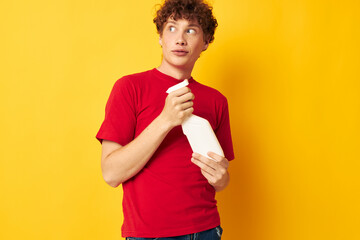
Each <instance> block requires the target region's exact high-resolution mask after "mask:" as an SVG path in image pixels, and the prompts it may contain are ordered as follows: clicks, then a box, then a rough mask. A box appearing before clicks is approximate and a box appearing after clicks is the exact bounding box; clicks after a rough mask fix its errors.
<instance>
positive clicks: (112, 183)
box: [103, 173, 122, 188]
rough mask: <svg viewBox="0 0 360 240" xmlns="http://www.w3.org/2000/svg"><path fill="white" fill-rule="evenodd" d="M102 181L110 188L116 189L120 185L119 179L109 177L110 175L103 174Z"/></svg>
mask: <svg viewBox="0 0 360 240" xmlns="http://www.w3.org/2000/svg"><path fill="white" fill-rule="evenodd" d="M103 178H104V181H105V182H106V183H107V184H108V185H109V186H111V187H113V188H117V187H118V186H119V185H120V184H121V183H122V181H121V179H119V178H116V177H114V176H111V174H105V173H103Z"/></svg>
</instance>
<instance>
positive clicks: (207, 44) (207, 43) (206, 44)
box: [203, 41, 209, 51]
mask: <svg viewBox="0 0 360 240" xmlns="http://www.w3.org/2000/svg"><path fill="white" fill-rule="evenodd" d="M208 47H209V42H208V41H206V42H205V45H204V48H203V51H205V50H206V49H207V48H208Z"/></svg>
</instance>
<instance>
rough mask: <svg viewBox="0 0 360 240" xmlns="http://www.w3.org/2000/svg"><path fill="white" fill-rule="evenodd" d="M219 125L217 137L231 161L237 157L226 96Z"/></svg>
mask: <svg viewBox="0 0 360 240" xmlns="http://www.w3.org/2000/svg"><path fill="white" fill-rule="evenodd" d="M219 115H220V116H219V117H220V118H219V125H218V127H217V129H216V130H215V134H216V137H217V138H218V140H219V143H220V145H221V147H222V149H223V151H224V154H225V157H226V158H227V159H228V160H229V161H231V160H233V159H234V158H235V156H234V149H233V143H232V138H231V130H230V118H229V107H228V103H227V100H226V98H224V101H223V104H222V105H221V108H220V111H219Z"/></svg>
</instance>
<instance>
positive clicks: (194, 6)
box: [153, 0, 218, 43]
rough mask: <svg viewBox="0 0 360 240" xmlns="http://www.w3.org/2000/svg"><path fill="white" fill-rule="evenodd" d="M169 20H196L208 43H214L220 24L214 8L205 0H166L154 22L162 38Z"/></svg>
mask: <svg viewBox="0 0 360 240" xmlns="http://www.w3.org/2000/svg"><path fill="white" fill-rule="evenodd" d="M169 18H173V19H174V20H178V19H186V20H189V21H190V20H194V19H196V20H197V21H198V23H199V24H200V26H201V28H202V30H203V32H204V40H205V41H206V42H207V43H211V42H212V41H214V33H215V29H216V27H217V26H218V23H217V20H216V18H215V17H214V16H213V14H212V7H211V6H210V5H208V4H207V3H205V2H204V1H203V0H165V2H164V3H163V5H161V6H160V9H159V10H157V12H156V17H155V18H154V20H153V21H154V23H155V25H156V29H157V31H158V33H159V34H160V36H161V35H162V32H163V29H164V25H165V24H166V22H167V21H168V19H169Z"/></svg>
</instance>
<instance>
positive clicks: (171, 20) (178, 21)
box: [166, 17, 201, 28]
mask: <svg viewBox="0 0 360 240" xmlns="http://www.w3.org/2000/svg"><path fill="white" fill-rule="evenodd" d="M168 23H171V24H175V25H186V26H195V27H199V28H201V26H200V24H199V23H198V21H197V20H196V19H190V20H188V19H185V18H180V19H174V18H173V17H169V18H168V20H167V21H166V24H168Z"/></svg>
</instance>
